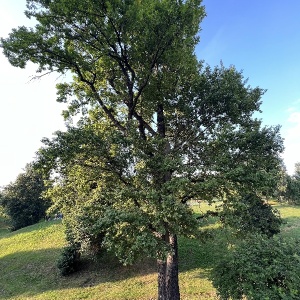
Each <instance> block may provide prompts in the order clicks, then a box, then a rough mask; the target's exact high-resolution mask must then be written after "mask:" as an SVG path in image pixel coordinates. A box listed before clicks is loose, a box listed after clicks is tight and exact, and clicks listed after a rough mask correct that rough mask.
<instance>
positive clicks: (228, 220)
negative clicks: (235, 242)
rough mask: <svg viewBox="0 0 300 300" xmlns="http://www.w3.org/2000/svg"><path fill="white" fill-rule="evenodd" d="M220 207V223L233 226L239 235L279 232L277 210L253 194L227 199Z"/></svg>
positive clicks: (279, 221) (279, 218)
mask: <svg viewBox="0 0 300 300" xmlns="http://www.w3.org/2000/svg"><path fill="white" fill-rule="evenodd" d="M222 208H223V211H222V212H221V213H220V218H221V221H222V223H223V224H224V225H226V226H230V227H232V228H234V229H235V230H236V232H237V233H238V234H239V235H240V236H244V235H245V234H248V233H258V234H265V235H267V236H268V237H271V236H273V235H274V234H277V233H279V232H280V226H281V224H282V219H281V217H280V214H279V211H278V210H276V209H274V208H273V207H272V206H271V205H269V204H268V203H266V202H265V201H263V200H262V199H261V198H260V197H259V196H257V195H255V194H249V195H246V196H244V197H242V198H241V199H233V200H231V201H227V202H225V203H224V205H223V207H222Z"/></svg>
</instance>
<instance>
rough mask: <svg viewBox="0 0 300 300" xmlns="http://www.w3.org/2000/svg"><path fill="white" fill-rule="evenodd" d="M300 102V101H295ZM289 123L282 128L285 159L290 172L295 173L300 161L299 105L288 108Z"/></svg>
mask: <svg viewBox="0 0 300 300" xmlns="http://www.w3.org/2000/svg"><path fill="white" fill-rule="evenodd" d="M294 104H300V101H299V100H298V101H296V102H294ZM287 112H288V114H289V115H288V118H287V123H286V125H285V126H283V128H282V133H283V137H284V145H285V151H284V153H283V159H284V162H285V165H286V168H287V172H288V173H289V174H293V172H294V168H295V163H296V162H300V108H297V105H295V106H293V107H290V108H289V109H288V110H287Z"/></svg>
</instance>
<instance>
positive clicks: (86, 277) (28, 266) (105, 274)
mask: <svg viewBox="0 0 300 300" xmlns="http://www.w3.org/2000/svg"><path fill="white" fill-rule="evenodd" d="M193 207H194V209H195V211H196V213H197V214H199V215H201V214H203V213H204V212H205V211H206V210H208V209H210V210H213V209H214V207H210V206H208V205H207V204H205V203H200V205H199V203H194V206H193ZM275 207H276V208H278V209H279V210H280V211H281V214H282V216H283V218H284V219H285V224H284V225H283V227H282V233H281V234H282V235H283V236H286V237H288V238H290V237H299V234H300V207H294V206H291V205H284V204H280V205H279V204H276V205H275ZM201 222H202V228H204V231H203V234H202V235H203V236H205V238H206V239H205V240H206V242H205V243H203V240H202V238H201V235H200V238H199V239H188V238H182V237H181V238H179V245H180V247H179V255H180V289H181V296H182V297H181V298H182V299H188V300H194V299H204V300H212V299H216V293H215V289H214V288H213V286H212V284H211V282H210V280H209V273H210V270H211V268H212V267H213V266H214V264H215V263H216V262H217V261H218V259H220V258H221V257H222V255H223V249H224V246H225V243H226V241H227V239H228V238H230V237H229V235H228V234H227V233H226V231H225V230H223V229H221V228H220V227H218V226H217V224H216V222H215V219H214V218H212V217H210V218H207V219H203V220H202V221H201ZM212 233H214V234H212ZM64 244H65V240H64V234H63V225H62V224H61V221H50V222H41V223H39V224H36V225H33V226H29V227H26V228H23V229H21V230H18V231H16V232H9V231H8V229H7V228H6V225H5V219H1V220H0V270H1V277H0V298H1V299H14V300H18V299H19V300H25V299H40V300H42V299H43V300H47V299H49V300H50V299H51V300H52V299H66V300H71V299H103V300H118V299H119V300H121V299H122V300H125V299H128V300H129V299H130V300H135V299H136V300H137V299H139V300H150V299H156V294H157V291H156V280H157V275H156V266H155V262H154V261H153V260H150V259H148V260H145V261H143V262H140V263H137V264H136V265H133V266H126V267H124V266H121V265H120V264H118V262H116V261H115V260H114V259H113V258H112V257H110V256H108V255H105V256H103V257H101V258H99V259H98V261H90V260H89V261H88V260H84V261H83V264H82V266H81V270H80V272H78V273H76V274H73V275H71V276H68V277H62V276H61V275H60V274H59V272H58V270H57V268H56V261H57V259H58V257H59V255H60V251H61V248H62V247H63V246H64Z"/></svg>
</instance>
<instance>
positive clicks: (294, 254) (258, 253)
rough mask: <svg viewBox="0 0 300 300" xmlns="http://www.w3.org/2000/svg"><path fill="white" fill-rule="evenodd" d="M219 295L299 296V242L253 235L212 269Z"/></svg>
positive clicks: (224, 298) (276, 298)
mask: <svg viewBox="0 0 300 300" xmlns="http://www.w3.org/2000/svg"><path fill="white" fill-rule="evenodd" d="M212 281H213V284H214V286H215V287H216V289H217V292H218V295H219V296H220V299H222V300H227V299H232V300H240V299H244V298H243V297H246V299H253V300H261V299H265V300H267V299H269V300H279V299H288V300H292V299H300V248H299V242H297V241H294V240H291V241H285V240H283V239H280V238H278V237H276V238H267V237H266V236H263V235H253V236H251V238H249V237H248V238H247V239H246V240H244V241H243V242H241V243H240V244H239V245H238V246H237V247H235V248H233V250H232V251H229V253H228V255H227V256H226V260H223V261H221V262H220V263H219V264H217V266H216V267H215V269H214V270H213V271H212Z"/></svg>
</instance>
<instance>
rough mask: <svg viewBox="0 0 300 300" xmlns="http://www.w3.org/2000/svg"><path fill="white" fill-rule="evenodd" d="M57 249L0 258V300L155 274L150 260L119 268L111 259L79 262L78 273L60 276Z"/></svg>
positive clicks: (118, 264)
mask: <svg viewBox="0 0 300 300" xmlns="http://www.w3.org/2000/svg"><path fill="white" fill-rule="evenodd" d="M60 252H61V249H59V248H57V249H55V248H54V249H53V248H52V249H43V250H38V251H22V252H15V253H11V254H9V255H6V256H4V257H2V258H0V270H1V277H0V299H15V298H16V297H18V296H21V295H23V296H25V297H26V299H27V298H30V297H33V296H35V295H38V294H41V293H43V292H46V291H52V290H63V289H70V288H85V287H93V286H96V285H99V284H101V283H106V282H116V281H121V280H124V279H127V278H130V277H135V276H142V275H146V274H149V273H153V272H155V271H156V266H155V262H154V261H153V260H144V261H143V262H142V263H139V264H136V265H132V266H127V267H125V266H122V265H121V264H120V263H118V262H117V260H116V259H113V258H112V257H108V256H104V257H102V258H100V259H99V260H98V261H92V260H87V259H83V260H82V262H81V264H80V266H79V271H78V272H76V273H74V274H72V275H69V276H65V277H63V276H61V275H60V273H59V270H58V268H57V266H56V262H57V259H58V258H59V256H60Z"/></svg>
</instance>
